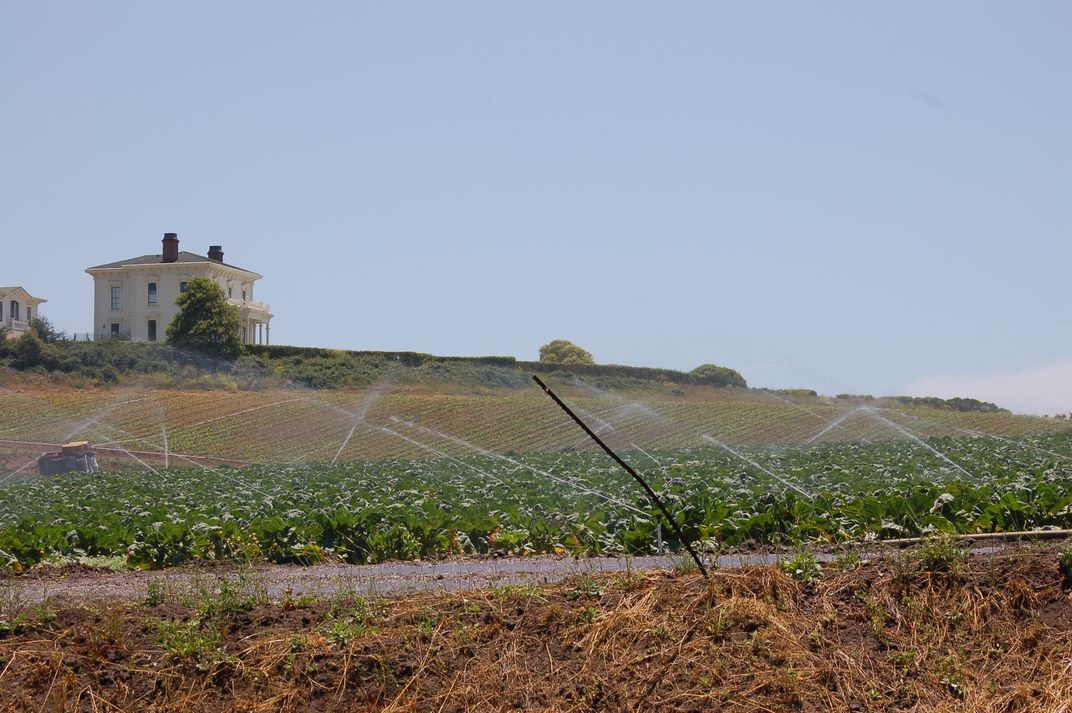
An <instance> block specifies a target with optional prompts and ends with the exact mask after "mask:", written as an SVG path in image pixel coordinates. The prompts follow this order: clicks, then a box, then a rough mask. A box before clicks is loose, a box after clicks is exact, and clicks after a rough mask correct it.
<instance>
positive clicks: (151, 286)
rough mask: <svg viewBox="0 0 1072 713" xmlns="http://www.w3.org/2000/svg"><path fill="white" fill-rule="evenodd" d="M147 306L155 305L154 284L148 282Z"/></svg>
mask: <svg viewBox="0 0 1072 713" xmlns="http://www.w3.org/2000/svg"><path fill="white" fill-rule="evenodd" d="M149 304H151V305H155V304H156V283H155V282H150V283H149Z"/></svg>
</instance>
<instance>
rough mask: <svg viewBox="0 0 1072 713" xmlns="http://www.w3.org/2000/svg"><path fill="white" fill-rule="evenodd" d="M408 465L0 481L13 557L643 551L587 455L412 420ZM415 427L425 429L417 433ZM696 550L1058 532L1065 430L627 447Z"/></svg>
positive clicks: (625, 499)
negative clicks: (437, 434)
mask: <svg viewBox="0 0 1072 713" xmlns="http://www.w3.org/2000/svg"><path fill="white" fill-rule="evenodd" d="M393 425H394V427H395V428H396V429H398V432H399V433H405V434H408V435H407V437H412V438H413V439H414V441H415V442H421V443H434V445H426V447H427V448H430V449H432V450H434V451H435V453H434V454H426V457H424V458H419V459H401V458H395V459H377V460H352V461H347V462H340V463H337V464H336V465H334V466H331V465H328V464H324V463H321V464H303V465H290V464H275V465H256V466H249V467H246V468H240V469H234V468H217V469H203V468H193V467H189V468H184V469H181V470H155V469H154V470H153V471H152V472H149V471H145V470H141V471H123V472H118V473H109V474H99V475H87V474H69V475H65V476H59V477H55V478H47V479H45V478H37V477H32V478H24V479H17V480H14V481H11V482H8V483H7V484H6V487H4V488H2V489H0V557H2V558H3V559H2V562H0V564H3V565H5V566H7V567H9V568H15V569H20V568H25V567H31V566H34V565H35V564H38V563H40V562H42V561H48V560H50V559H51V560H58V561H63V560H69V559H71V558H80V557H118V558H123V559H125V561H126V562H127V564H128V565H129V566H133V567H141V568H161V567H167V566H173V565H177V564H181V563H184V562H188V561H191V560H220V559H223V560H238V561H265V560H267V561H269V562H275V563H298V564H312V563H316V562H320V561H324V560H329V561H330V560H336V561H343V562H349V563H368V562H383V561H386V560H412V559H418V558H420V559H425V558H437V557H443V556H447V555H453V554H484V555H486V554H502V555H528V554H541V553H562V552H570V553H576V554H583V553H596V554H650V553H654V552H656V551H657V549H658V547H659V541H660V538H661V539H662V541H663V543H664V545H665V546H666V547H668V548H670V549H672V550H673V549H677V548H678V546H679V545H680V543H678V542H676V541H675V539H674V538H673V537H672V535H671V533H670V532H669V530H668V528H665V527H664V528H662V530H663V531H662V532H661V533H660V532H659V530H658V529H657V525H656V523H657V522H658V520H657V518H656V517H655V516H654V513H655V511H654V509H653V507H652V505H651V504H650V503H649V502H648V501H646V500H645V498H644V497H643V494H642V492H641V491H640V490H639V488H638V487H637V486H636V485H635V483H634V482H633V481H632V480H630V479H629V478H628V477H627V476H625V474H624V473H621V472H620V471H619V470H617V468H616V466H614V465H613V464H612V463H611V462H610V460H609V459H607V458H606V457H605V456H603V455H602V454H596V453H591V452H577V451H573V452H566V453H550V454H549V453H542V454H531V453H530V454H514V455H504V454H496V453H493V452H491V451H485V452H484V454H478V455H474V454H472V453H471V452H467V451H468V449H467V448H464V447H462V446H461V445H460V444H459V443H458V442H456V441H453V440H450V439H446V438H439V439H438V440H435V441H433V440H432V436H431V435H430V434H429V433H428V432H427V431H426V430H422V429H421V428H419V427H417V426H416V425H414V424H407V423H405V422H393ZM418 439H420V440H418ZM623 452H624V453H625V454H626V456H627V458H629V459H630V460H631V461H633V462H634V463H635V464H636V465H637V467H639V468H640V469H641V470H643V471H644V472H645V473H646V474H647V475H648V476H649V477H650V479H651V481H652V484H653V487H655V489H656V490H657V491H658V492H659V493H660V494H661V495H662V497H663V498H664V499H665V500H666V501H667V503H668V505H669V507H670V510H671V511H672V512H673V513H675V516H676V517H677V519H678V521H679V523H680V524H681V526H682V528H683V530H684V532H685V536H686V537H687V538H688V539H689V540H690V541H691V542H694V543H696V544H697V546H698V547H699V548H701V549H703V550H706V551H717V550H719V549H723V548H733V547H747V546H755V545H776V546H799V545H813V544H829V543H839V542H844V541H848V540H868V539H885V538H899V537H911V536H920V535H933V534H941V533H977V532H1002V531H1017V530H1026V529H1036V528H1051V529H1065V528H1072V437H1070V436H1069V435H1067V434H1056V435H1043V436H1033V437H1030V438H1022V439H1019V440H1013V439H1007V438H994V437H981V436H980V437H969V436H960V437H957V438H952V437H936V438H931V439H928V440H927V441H919V442H916V441H912V440H900V441H879V442H872V443H860V442H842V443H826V444H820V445H810V446H796V447H792V448H787V447H779V448H771V447H739V448H734V449H733V451H732V452H731V451H729V450H727V449H725V448H720V447H715V446H709V447H707V448H693V449H658V448H655V449H639V448H638V449H632V450H626V451H623Z"/></svg>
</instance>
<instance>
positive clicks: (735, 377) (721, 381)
mask: <svg viewBox="0 0 1072 713" xmlns="http://www.w3.org/2000/svg"><path fill="white" fill-rule="evenodd" d="M689 373H690V374H692V375H693V376H696V377H699V378H700V379H702V380H703V381H705V382H706V383H708V384H712V385H713V386H735V387H737V388H739V389H747V388H748V382H747V381H745V380H744V377H743V376H741V373H740V372H739V371H737V370H735V369H730V368H729V367H726V366H718V365H717V364H701V365H700V366H698V367H696V368H695V369H693V370H692V371H690V372H689Z"/></svg>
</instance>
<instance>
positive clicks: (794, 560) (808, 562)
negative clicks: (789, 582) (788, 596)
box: [780, 552, 823, 583]
mask: <svg viewBox="0 0 1072 713" xmlns="http://www.w3.org/2000/svg"><path fill="white" fill-rule="evenodd" d="M780 567H781V569H782V571H783V572H785V573H786V574H788V575H789V576H790V577H792V578H793V579H795V580H797V581H798V582H805V583H811V582H816V581H818V579H819V575H820V574H822V571H823V567H822V565H821V564H819V560H817V559H816V558H815V555H814V554H812V553H811V552H802V553H800V554H798V555H796V556H795V557H791V558H789V559H787V560H784V561H783V562H782V563H781V565H780Z"/></svg>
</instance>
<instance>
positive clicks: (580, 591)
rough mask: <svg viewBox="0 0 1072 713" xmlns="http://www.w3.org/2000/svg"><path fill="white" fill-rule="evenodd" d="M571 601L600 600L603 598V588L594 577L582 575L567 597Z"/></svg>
mask: <svg viewBox="0 0 1072 713" xmlns="http://www.w3.org/2000/svg"><path fill="white" fill-rule="evenodd" d="M566 596H567V597H568V598H570V599H598V598H600V597H602V596H603V588H602V587H600V586H599V582H598V581H596V580H595V579H594V578H593V577H589V576H588V575H582V576H580V577H578V578H577V579H576V581H575V586H574V588H573V590H572V591H571V592H569V593H568V594H567V595H566Z"/></svg>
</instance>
